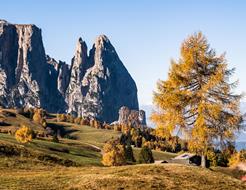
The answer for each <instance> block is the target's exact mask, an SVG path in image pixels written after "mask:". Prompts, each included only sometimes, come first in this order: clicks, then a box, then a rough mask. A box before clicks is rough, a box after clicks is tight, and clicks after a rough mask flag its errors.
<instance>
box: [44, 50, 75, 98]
mask: <svg viewBox="0 0 246 190" xmlns="http://www.w3.org/2000/svg"><path fill="white" fill-rule="evenodd" d="M46 61H47V63H48V66H49V73H50V75H51V77H52V81H56V88H57V89H58V91H59V92H60V93H61V95H62V96H63V97H65V93H66V90H67V87H68V84H69V81H70V67H69V65H68V64H66V63H65V62H63V61H59V62H57V61H56V60H55V59H54V58H51V57H50V56H48V55H47V56H46Z"/></svg>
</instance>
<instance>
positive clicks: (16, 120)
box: [0, 109, 44, 132]
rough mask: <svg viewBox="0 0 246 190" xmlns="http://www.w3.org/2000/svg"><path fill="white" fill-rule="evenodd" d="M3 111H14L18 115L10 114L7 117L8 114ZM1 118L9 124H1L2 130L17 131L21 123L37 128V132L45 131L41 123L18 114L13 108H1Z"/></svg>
mask: <svg viewBox="0 0 246 190" xmlns="http://www.w3.org/2000/svg"><path fill="white" fill-rule="evenodd" d="M3 112H10V113H14V114H15V115H16V117H9V116H8V117H6V116H4V114H3ZM0 118H1V119H3V121H4V122H5V123H7V124H9V126H0V129H2V130H11V131H15V130H17V129H18V128H19V127H20V126H21V125H25V126H28V127H30V128H32V129H33V130H35V131H37V132H43V131H44V128H43V127H42V126H41V125H38V124H36V123H34V122H33V121H31V120H30V119H28V118H26V117H24V116H23V115H20V114H17V113H16V111H15V110H12V109H1V110H0Z"/></svg>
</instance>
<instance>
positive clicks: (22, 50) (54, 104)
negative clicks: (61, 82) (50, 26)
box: [0, 20, 65, 112]
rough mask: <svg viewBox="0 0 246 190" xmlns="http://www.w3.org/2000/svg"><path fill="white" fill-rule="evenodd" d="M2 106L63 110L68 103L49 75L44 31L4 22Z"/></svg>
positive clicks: (0, 33)
mask: <svg viewBox="0 0 246 190" xmlns="http://www.w3.org/2000/svg"><path fill="white" fill-rule="evenodd" d="M0 79H1V80H0V81H1V82H0V105H2V106H5V107H23V106H24V107H25V106H35V107H43V108H44V109H47V110H48V111H50V112H55V111H57V110H62V109H63V108H62V107H63V105H64V103H65V102H64V100H63V98H62V96H61V95H60V93H59V92H58V90H57V88H56V84H55V81H54V80H52V76H51V75H50V72H49V67H48V64H47V63H46V55H45V50H44V46H43V42H42V36H41V30H40V29H39V28H38V27H36V26H35V25H24V24H23V25H20V24H18V25H13V24H10V23H8V22H7V21H4V20H0Z"/></svg>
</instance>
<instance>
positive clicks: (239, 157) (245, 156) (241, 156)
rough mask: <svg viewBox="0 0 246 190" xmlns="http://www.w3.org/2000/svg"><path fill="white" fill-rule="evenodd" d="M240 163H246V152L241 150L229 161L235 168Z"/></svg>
mask: <svg viewBox="0 0 246 190" xmlns="http://www.w3.org/2000/svg"><path fill="white" fill-rule="evenodd" d="M240 162H246V150H241V151H240V152H236V153H234V154H233V155H232V156H231V158H230V159H229V165H230V166H235V165H237V164H239V163H240Z"/></svg>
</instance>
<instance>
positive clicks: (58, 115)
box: [56, 114, 67, 122]
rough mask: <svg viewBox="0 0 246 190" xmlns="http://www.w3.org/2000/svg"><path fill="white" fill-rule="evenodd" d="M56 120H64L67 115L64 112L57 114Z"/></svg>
mask: <svg viewBox="0 0 246 190" xmlns="http://www.w3.org/2000/svg"><path fill="white" fill-rule="evenodd" d="M56 118H57V121H58V122H66V121H67V116H66V115H65V114H57V116H56Z"/></svg>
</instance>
